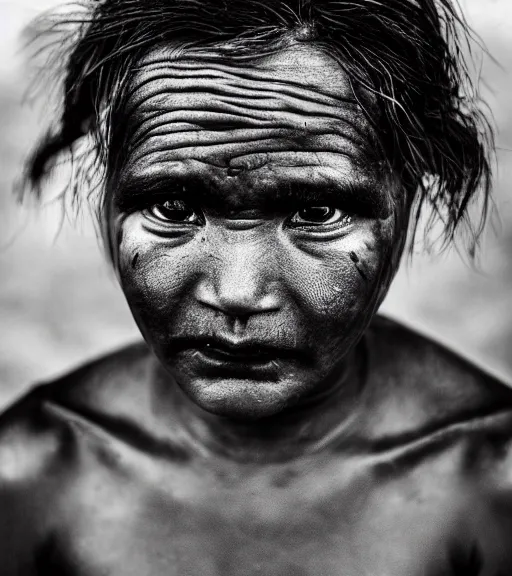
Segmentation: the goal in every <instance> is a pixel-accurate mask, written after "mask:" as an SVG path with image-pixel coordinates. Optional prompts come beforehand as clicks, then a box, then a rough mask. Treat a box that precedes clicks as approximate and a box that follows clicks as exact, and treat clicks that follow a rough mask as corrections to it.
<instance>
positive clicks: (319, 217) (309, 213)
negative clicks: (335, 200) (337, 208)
mask: <svg viewBox="0 0 512 576" xmlns="http://www.w3.org/2000/svg"><path fill="white" fill-rule="evenodd" d="M333 213H334V208H330V207H329V206H311V207H308V208H304V209H302V210H301V211H300V212H299V215H300V217H301V218H302V219H303V220H309V221H311V222H325V221H326V220H328V219H329V218H330V217H331V216H332V215H333Z"/></svg>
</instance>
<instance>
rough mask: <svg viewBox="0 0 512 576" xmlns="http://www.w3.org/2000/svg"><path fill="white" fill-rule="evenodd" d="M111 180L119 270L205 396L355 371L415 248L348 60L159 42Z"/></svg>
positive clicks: (145, 66)
mask: <svg viewBox="0 0 512 576" xmlns="http://www.w3.org/2000/svg"><path fill="white" fill-rule="evenodd" d="M124 118H125V125H126V132H125V141H126V150H125V151H124V162H123V165H122V167H121V169H120V170H119V173H118V174H115V178H113V179H112V182H115V184H114V185H113V186H112V188H113V189H112V193H111V198H112V204H111V206H110V210H111V213H112V218H111V222H110V230H111V231H110V234H111V241H112V243H113V249H114V259H115V261H116V266H117V268H118V274H119V277H120V280H121V284H122V287H123V289H124V291H125V294H126V297H127V300H128V303H129V305H130V307H131V309H132V312H133V314H134V317H135V319H136V321H137V323H138V325H139V327H140V329H141V331H142V333H143V335H144V337H145V339H146V340H147V342H148V344H149V345H150V347H151V348H152V349H153V351H154V352H155V354H156V355H157V357H158V358H159V359H160V361H161V363H162V364H163V365H164V367H165V368H166V369H167V370H168V372H169V373H171V374H172V375H173V376H174V377H175V380H176V381H177V383H178V384H179V385H180V386H181V387H182V388H183V390H184V391H185V392H186V394H187V395H188V396H189V397H190V398H192V399H193V401H194V402H196V403H197V404H198V405H199V406H201V407H202V408H204V409H206V410H208V411H211V412H214V413H217V414H222V415H228V416H232V417H242V418H243V417H249V418H254V417H262V416H270V415H273V414H276V413H279V412H280V411H282V410H284V409H286V408H287V407H290V406H292V405H297V404H301V403H303V402H307V401H308V399H310V398H312V397H315V396H316V395H317V394H319V393H324V392H325V390H326V389H328V388H329V387H331V386H336V384H337V382H338V381H339V379H340V378H341V374H342V366H343V363H344V359H346V357H347V355H348V353H349V352H350V351H351V349H353V347H354V344H355V343H356V342H357V340H358V339H359V338H360V336H361V334H362V332H363V331H364V330H365V328H366V326H367V325H368V323H369V321H370V320H371V317H372V316H373V314H374V313H375V310H376V308H377V307H378V305H379V304H380V302H381V300H382V298H383V296H384V294H385V292H386V291H387V288H388V286H389V282H390V279H391V278H392V276H393V274H394V272H395V269H396V266H397V261H398V257H399V254H400V252H401V249H402V243H403V236H404V230H403V226H402V225H399V224H398V222H403V216H404V214H403V211H404V209H398V208H396V206H398V205H401V204H402V203H401V202H398V201H397V196H398V187H397V186H396V185H395V184H393V183H392V180H391V178H390V177H389V175H387V174H386V172H385V171H384V170H383V169H382V165H381V164H380V163H379V162H378V160H377V159H376V154H375V149H374V146H373V144H372V142H373V141H374V140H375V139H374V137H373V134H372V128H371V126H370V122H369V121H368V119H367V117H366V115H365V114H364V113H363V111H362V110H361V108H360V106H359V105H358V104H357V102H356V101H355V98H354V95H353V93H352V90H351V87H350V83H349V81H348V78H347V77H346V75H345V74H344V73H343V71H342V70H341V68H340V67H339V65H338V64H337V63H336V62H335V61H334V60H332V59H331V58H329V57H328V56H326V55H325V54H324V53H323V52H321V51H320V50H319V49H316V48H314V47H313V46H308V45H300V46H299V47H294V48H293V49H290V50H281V51H280V52H278V53H276V54H274V55H273V56H267V57H265V58H262V59H261V60H259V61H257V63H256V62H253V63H251V64H248V63H243V64H242V63H240V62H232V63H229V64H225V63H224V64H220V63H219V60H214V59H212V58H207V57H204V58H201V57H199V56H196V57H191V56H190V55H188V56H186V57H185V56H181V57H177V58H173V57H171V56H170V55H169V53H166V52H165V51H164V50H158V51H155V52H153V53H151V54H149V55H148V56H147V57H146V58H145V60H144V61H143V62H142V64H141V66H140V67H139V69H138V71H137V73H136V74H135V75H134V77H133V81H132V84H131V89H130V95H129V100H128V103H127V105H126V110H124Z"/></svg>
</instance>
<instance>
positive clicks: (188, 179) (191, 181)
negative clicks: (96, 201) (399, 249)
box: [116, 174, 390, 218]
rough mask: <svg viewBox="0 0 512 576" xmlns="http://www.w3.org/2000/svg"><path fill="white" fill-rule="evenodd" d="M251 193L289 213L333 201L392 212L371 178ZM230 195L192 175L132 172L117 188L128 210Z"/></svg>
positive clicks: (217, 204)
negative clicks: (175, 200) (157, 204)
mask: <svg viewBox="0 0 512 576" xmlns="http://www.w3.org/2000/svg"><path fill="white" fill-rule="evenodd" d="M248 194H252V199H253V200H254V202H255V203H256V202H257V203H259V205H261V206H262V207H263V208H265V209H269V210H273V211H275V212H286V211H287V210H289V208H290V206H300V205H312V204H315V203H316V204H317V205H319V203H320V202H332V203H335V204H339V205H340V207H341V208H345V209H346V210H350V211H353V212H354V213H357V214H359V215H360V216H363V217H364V216H367V217H373V218H386V217H387V216H389V214H390V196H389V194H386V193H385V191H384V189H383V186H382V185H378V184H377V183H375V182H371V181H368V180H366V181H348V180H340V181H337V182H332V183H329V184H319V183H318V182H317V183H314V182H306V181H305V182H299V181H294V182H287V181H286V180H279V179H276V181H275V182H272V183H270V182H268V181H266V182H265V185H263V186H261V185H259V186H255V187H254V188H252V189H251V192H249V193H248ZM233 196H235V194H233ZM227 197H229V191H226V190H223V189H222V187H218V186H216V185H214V184H210V183H207V182H206V181H205V180H204V179H203V178H201V177H194V176H191V175H186V176H181V175H180V176H174V175H173V176H170V175H161V174H145V175H131V176H129V177H125V178H123V179H122V181H121V182H120V184H119V187H118V188H117V190H116V203H117V205H118V207H119V208H120V209H121V210H126V211H131V210H136V209H140V208H141V207H143V206H148V205H149V204H150V203H151V202H155V203H157V202H159V201H160V202H163V201H164V199H177V198H180V199H184V200H189V201H190V202H191V203H192V204H195V205H208V206H209V207H212V208H217V209H219V208H222V206H223V205H226V198H227Z"/></svg>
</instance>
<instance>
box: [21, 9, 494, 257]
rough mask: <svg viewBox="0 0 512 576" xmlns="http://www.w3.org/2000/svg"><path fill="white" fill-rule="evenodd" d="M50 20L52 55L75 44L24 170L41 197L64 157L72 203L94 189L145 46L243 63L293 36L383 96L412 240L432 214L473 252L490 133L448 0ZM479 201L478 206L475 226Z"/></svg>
mask: <svg viewBox="0 0 512 576" xmlns="http://www.w3.org/2000/svg"><path fill="white" fill-rule="evenodd" d="M45 22H46V24H45V27H44V28H43V29H41V28H40V31H39V33H38V36H37V37H38V39H41V38H42V39H43V40H44V41H45V49H46V50H48V49H49V50H50V54H59V52H55V51H53V52H52V50H51V49H52V47H54V46H56V45H58V44H59V43H60V45H62V38H63V36H62V34H67V36H66V38H67V39H68V40H69V42H68V43H67V44H66V46H67V53H66V57H65V58H63V59H62V57H61V56H60V55H59V56H57V57H55V56H54V58H53V62H54V63H55V62H57V60H58V59H60V63H61V64H62V63H63V70H64V73H65V79H64V81H63V106H62V109H61V110H60V112H59V115H58V118H57V121H56V125H55V126H54V127H53V128H52V129H51V130H50V131H49V132H48V133H47V134H46V136H45V137H44V138H43V139H42V140H41V142H40V143H39V145H38V147H37V148H36V150H35V152H34V153H33V155H32V156H31V158H30V159H29V161H28V162H27V165H26V175H25V176H26V177H25V185H27V186H28V187H29V188H30V189H31V190H33V191H34V192H35V193H36V194H37V195H40V194H41V185H42V182H43V180H44V177H45V176H46V175H48V174H49V173H50V172H51V171H52V169H53V167H54V166H55V160H56V158H58V157H59V155H60V154H61V153H65V152H67V153H69V154H70V159H71V161H72V163H73V164H74V167H75V174H76V177H75V178H74V181H73V183H72V186H71V188H72V197H73V198H77V197H80V196H81V195H82V192H81V190H80V189H81V188H83V187H87V186H89V190H91V189H95V188H96V186H97V185H98V182H97V181H96V184H94V182H95V180H94V175H95V174H98V168H100V167H102V168H103V172H102V174H103V176H106V172H105V169H106V167H108V165H109V162H111V156H112V151H111V149H110V142H111V139H112V117H113V116H112V115H113V114H114V113H115V109H116V106H118V104H119V102H120V99H121V98H122V95H123V91H126V86H127V82H128V81H129V79H130V72H131V70H133V67H134V66H135V64H136V63H137V61H139V59H140V58H141V57H142V56H143V55H144V54H145V53H146V52H147V51H148V50H149V49H151V48H153V47H155V46H156V45H159V44H162V43H166V42H169V41H173V42H176V41H177V42H180V43H182V44H183V45H185V46H188V47H190V46H212V45H214V46H219V45H221V46H222V45H224V46H229V50H228V49H227V48H226V54H227V56H228V57H230V56H231V57H240V56H242V57H243V56H244V55H247V54H254V55H256V54H259V53H261V52H262V51H264V50H265V48H264V47H265V46H267V47H268V46H270V45H277V44H278V43H279V41H280V40H282V38H284V37H286V36H290V35H293V37H294V38H295V40H296V41H302V42H314V43H315V45H317V46H319V47H321V48H322V49H324V50H326V51H327V52H328V53H329V54H330V55H331V56H332V57H334V58H335V59H336V60H337V61H338V62H339V64H340V66H341V67H342V68H343V69H344V70H345V71H346V73H348V75H349V77H350V79H351V81H352V84H353V86H360V87H364V88H366V89H368V90H370V91H371V92H373V93H374V94H375V96H376V100H377V103H378V106H379V109H380V116H379V121H378V124H379V125H378V138H379V140H380V143H381V147H382V150H383V152H384V154H385V157H386V160H387V162H388V163H389V165H390V167H391V168H392V169H393V170H394V171H395V173H397V174H398V176H399V177H400V178H401V180H402V182H403V184H404V187H405V190H407V191H408V193H409V194H411V195H412V196H413V197H414V200H415V207H414V210H413V216H412V217H413V222H412V228H413V230H412V231H413V235H414V234H415V233H416V230H417V227H418V221H419V218H420V215H421V214H422V212H423V209H424V208H425V207H429V208H430V209H431V211H430V216H429V218H428V221H427V226H426V229H427V231H430V230H431V229H432V226H433V225H434V223H435V222H436V220H440V221H441V223H442V226H443V229H442V231H443V232H442V238H443V240H444V243H445V245H446V244H447V243H448V242H450V241H451V240H453V239H454V237H455V232H456V231H458V229H459V228H460V224H462V223H463V224H464V225H465V226H463V228H464V229H466V230H469V232H470V238H471V240H472V243H471V246H472V247H473V248H474V246H476V244H477V242H478V239H479V237H480V234H481V232H482V229H483V225H484V223H485V220H486V217H487V212H488V207H489V201H490V188H491V168H490V166H491V160H492V156H493V154H494V135H493V130H492V127H491V125H490V123H489V121H488V120H487V118H486V116H485V114H484V113H483V111H482V106H481V100H480V98H479V94H478V85H477V84H476V83H475V82H473V81H472V79H471V73H470V70H469V68H468V66H467V62H466V60H465V58H464V55H463V52H465V51H466V50H467V48H468V47H471V45H472V43H473V40H472V36H471V32H470V30H469V28H468V25H467V23H466V22H465V20H464V18H463V17H462V16H461V14H460V10H459V9H458V7H457V6H454V4H453V3H452V2H451V1H450V0H83V1H82V2H80V3H79V4H78V9H77V10H76V11H74V12H65V13H62V14H60V15H54V16H52V17H50V19H49V20H48V19H47V20H46V21H45ZM55 35H57V36H55ZM47 67H50V68H51V62H50V63H47ZM84 137H88V138H89V140H90V144H91V145H90V146H89V147H86V149H85V150H84V149H83V147H80V146H79V142H80V141H81V140H82V139H83V138H84ZM85 139H86V140H87V138H85ZM103 180H105V178H103ZM103 195H104V193H103ZM101 196H102V195H101V194H100V198H101ZM474 198H479V199H480V200H481V202H482V203H481V206H480V212H479V217H478V219H477V222H476V223H475V224H472V223H471V219H470V218H469V217H468V205H469V203H470V201H471V200H473V199H474ZM101 205H102V203H101V202H100V203H99V204H98V206H99V207H100V213H101Z"/></svg>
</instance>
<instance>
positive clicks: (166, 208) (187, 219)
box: [149, 200, 202, 224]
mask: <svg viewBox="0 0 512 576" xmlns="http://www.w3.org/2000/svg"><path fill="white" fill-rule="evenodd" d="M149 213H150V214H151V215H152V216H154V217H155V218H157V219H158V220H161V221H163V222H174V223H178V224H200V223H201V221H202V220H201V216H200V215H199V214H198V213H197V212H196V211H195V210H194V209H193V208H192V207H190V206H189V205H188V204H187V203H186V202H184V201H183V200H168V201H167V202H164V203H163V204H154V205H153V206H151V208H149Z"/></svg>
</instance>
